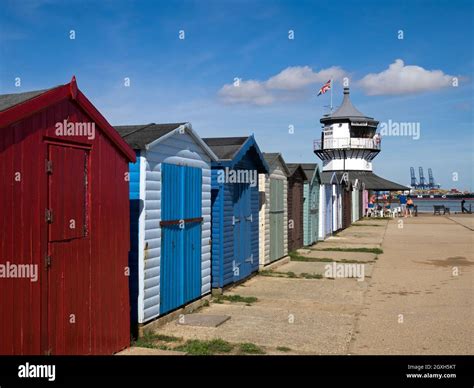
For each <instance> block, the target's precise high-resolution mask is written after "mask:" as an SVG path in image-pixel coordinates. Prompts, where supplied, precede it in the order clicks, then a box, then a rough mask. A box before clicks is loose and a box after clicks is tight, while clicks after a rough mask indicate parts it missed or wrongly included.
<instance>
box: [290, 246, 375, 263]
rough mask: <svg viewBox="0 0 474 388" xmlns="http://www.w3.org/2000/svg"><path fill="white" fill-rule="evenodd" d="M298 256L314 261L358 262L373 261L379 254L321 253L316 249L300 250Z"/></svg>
mask: <svg viewBox="0 0 474 388" xmlns="http://www.w3.org/2000/svg"><path fill="white" fill-rule="evenodd" d="M297 253H298V254H300V255H301V256H304V257H310V258H314V259H331V260H335V261H344V260H346V261H347V260H356V261H364V262H368V261H373V260H375V258H376V257H377V254H375V253H370V252H341V251H320V250H315V249H305V248H302V249H298V251H297Z"/></svg>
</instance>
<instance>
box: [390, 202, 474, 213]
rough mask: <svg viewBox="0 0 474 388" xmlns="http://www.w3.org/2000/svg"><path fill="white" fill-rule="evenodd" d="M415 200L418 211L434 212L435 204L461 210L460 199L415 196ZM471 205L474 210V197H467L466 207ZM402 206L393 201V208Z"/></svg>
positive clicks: (456, 210)
mask: <svg viewBox="0 0 474 388" xmlns="http://www.w3.org/2000/svg"><path fill="white" fill-rule="evenodd" d="M413 202H414V203H415V205H417V206H418V211H419V212H421V213H433V206H435V205H436V206H442V205H444V206H446V207H449V211H450V212H451V213H454V212H459V213H460V212H461V200H460V199H439V200H438V199H428V200H426V199H425V200H419V199H417V198H413ZM469 205H471V209H472V211H474V198H466V202H465V203H464V207H465V208H466V209H467V210H469ZM397 206H400V204H399V203H398V202H395V203H392V208H393V207H397Z"/></svg>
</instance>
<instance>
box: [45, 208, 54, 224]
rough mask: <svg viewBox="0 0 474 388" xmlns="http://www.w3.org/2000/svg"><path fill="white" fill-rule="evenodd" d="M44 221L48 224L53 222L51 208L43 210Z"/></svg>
mask: <svg viewBox="0 0 474 388" xmlns="http://www.w3.org/2000/svg"><path fill="white" fill-rule="evenodd" d="M45 221H46V222H47V223H48V224H52V223H53V211H52V210H51V209H46V211H45Z"/></svg>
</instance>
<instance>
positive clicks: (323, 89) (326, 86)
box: [318, 80, 331, 96]
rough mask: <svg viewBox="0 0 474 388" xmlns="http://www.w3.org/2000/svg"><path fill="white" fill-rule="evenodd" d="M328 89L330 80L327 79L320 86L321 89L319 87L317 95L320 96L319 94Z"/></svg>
mask: <svg viewBox="0 0 474 388" xmlns="http://www.w3.org/2000/svg"><path fill="white" fill-rule="evenodd" d="M329 89H331V80H329V81H328V82H326V83H325V84H324V85H323V86H321V89H319V93H318V96H320V95H321V94H324V93H326V92H327V91H328V90H329Z"/></svg>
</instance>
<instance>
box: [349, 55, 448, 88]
mask: <svg viewBox="0 0 474 388" xmlns="http://www.w3.org/2000/svg"><path fill="white" fill-rule="evenodd" d="M452 80H453V76H451V75H448V74H444V73H443V72H442V71H441V70H426V69H424V68H422V67H420V66H405V64H404V63H403V61H402V60H401V59H397V60H395V62H394V63H392V64H391V65H390V66H389V67H388V69H386V70H384V71H382V72H380V73H371V74H367V75H366V76H365V77H364V78H362V79H361V80H360V81H359V82H358V84H359V85H360V86H361V87H362V88H363V89H364V90H365V92H366V93H367V94H368V95H371V96H375V95H382V94H392V95H393V94H413V93H421V92H427V91H432V90H438V89H441V88H446V87H449V86H451V85H452Z"/></svg>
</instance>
